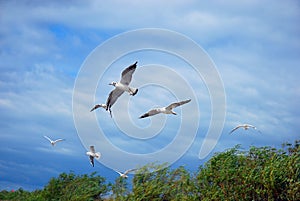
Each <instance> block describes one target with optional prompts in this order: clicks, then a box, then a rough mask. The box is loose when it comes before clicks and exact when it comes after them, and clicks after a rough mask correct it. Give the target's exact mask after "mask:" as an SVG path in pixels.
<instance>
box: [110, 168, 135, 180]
mask: <svg viewBox="0 0 300 201" xmlns="http://www.w3.org/2000/svg"><path fill="white" fill-rule="evenodd" d="M135 170H136V169H129V170H126V171H125V172H124V173H122V172H119V171H117V170H115V172H117V173H118V174H119V175H120V177H122V178H128V173H129V172H133V171H135Z"/></svg>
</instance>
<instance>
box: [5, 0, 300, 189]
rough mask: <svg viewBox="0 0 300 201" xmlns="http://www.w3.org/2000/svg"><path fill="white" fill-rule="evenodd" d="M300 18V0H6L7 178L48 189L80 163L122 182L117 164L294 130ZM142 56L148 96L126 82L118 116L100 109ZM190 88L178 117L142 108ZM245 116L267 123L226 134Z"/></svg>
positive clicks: (181, 161) (299, 96)
mask: <svg viewBox="0 0 300 201" xmlns="http://www.w3.org/2000/svg"><path fill="white" fill-rule="evenodd" d="M299 21H300V4H299V2H298V1H296V0H287V1H284V2H283V1H271V0H263V1H256V0H254V1H248V0H246V1H236V0H230V1H222V0H214V1H210V2H206V1H197V0H187V1H179V0H178V1H177V0H175V1H171V0H170V1H169V0H166V1H163V2H161V1H153V0H151V1H148V0H146V1H133V0H131V1H126V2H125V1H117V0H113V1H109V2H107V1H101V0H99V1H96V0H88V1H79V0H74V1H55V0H54V1H49V2H48V1H34V0H24V1H14V0H12V1H0V27H1V28H0V71H1V73H0V125H1V126H0V189H5V190H11V189H18V188H23V189H26V190H34V189H41V188H43V187H44V186H45V185H46V184H47V182H48V181H49V179H50V178H52V177H57V176H58V175H59V174H60V173H62V172H67V173H68V172H70V171H73V172H75V173H76V174H89V173H92V172H94V171H97V173H98V174H99V175H101V176H103V177H106V178H107V180H108V181H111V182H113V181H114V179H116V178H117V177H118V174H117V173H115V172H114V169H115V170H116V169H117V170H120V171H125V170H126V169H128V168H133V167H139V166H142V165H144V164H147V162H153V161H157V162H159V163H162V162H169V163H170V165H172V167H178V166H180V165H184V166H185V167H186V168H187V169H189V170H191V171H196V170H197V168H198V167H199V165H201V164H203V163H204V162H205V161H207V160H209V158H210V157H211V156H212V155H213V154H214V153H216V152H220V151H224V150H226V149H228V148H232V147H234V146H235V145H237V144H240V145H241V146H242V148H243V149H247V148H249V146H272V147H276V148H280V147H281V144H282V143H285V142H294V141H295V140H297V139H299V137H300V134H299V131H300V124H299V122H300V109H299V100H300V86H299V76H298V75H299V74H300V68H299V66H300V28H299V26H297V24H299ZM135 61H138V63H137V69H136V71H135V73H134V74H133V78H132V82H131V85H132V86H133V87H137V88H138V89H139V91H138V93H137V95H135V96H134V97H132V96H129V95H128V94H127V93H124V94H123V95H122V96H121V97H120V98H119V99H118V101H117V102H116V103H115V104H114V105H113V107H112V113H113V118H111V117H110V116H109V113H107V112H106V111H105V110H103V109H101V108H100V109H98V110H96V111H94V112H92V113H91V112H90V109H91V108H92V107H93V106H94V104H97V103H105V102H106V98H107V97H108V94H109V92H110V91H111V90H112V89H113V87H112V86H109V85H108V83H110V82H112V81H118V80H119V79H120V74H121V72H122V70H123V69H125V68H126V67H127V66H129V65H131V64H133V63H134V62H135ZM174 80H175V81H174ZM186 99H192V101H191V102H190V103H188V104H186V105H183V106H182V107H180V108H176V109H175V110H174V111H176V113H177V115H176V116H175V115H168V116H165V115H157V116H154V117H152V118H149V119H138V117H139V116H140V115H141V114H143V113H144V112H147V111H148V110H150V109H151V108H153V107H161V106H167V105H168V104H170V103H172V102H176V101H180V100H186ZM241 123H249V124H253V125H255V126H256V127H257V129H259V131H261V132H257V131H256V130H247V131H245V130H242V129H241V130H237V131H236V132H235V133H233V134H231V135H229V134H228V133H229V132H230V130H231V129H232V128H234V127H235V126H236V125H238V124H241ZM44 135H47V136H49V137H51V138H53V139H56V138H64V139H66V140H65V141H64V142H60V143H58V144H57V145H56V146H54V147H52V146H51V145H50V143H49V142H48V141H47V140H46V139H45V138H44V137H43V136H44ZM90 145H95V148H96V151H99V152H100V153H101V154H102V156H101V158H100V159H99V160H98V161H96V162H95V167H92V166H91V165H90V164H89V160H88V157H87V156H86V154H85V153H86V151H88V147H89V146H90ZM201 150H202V151H203V152H201ZM204 152H205V153H204ZM200 153H202V154H200ZM131 177H132V175H131Z"/></svg>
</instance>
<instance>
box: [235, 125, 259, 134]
mask: <svg viewBox="0 0 300 201" xmlns="http://www.w3.org/2000/svg"><path fill="white" fill-rule="evenodd" d="M239 128H244V129H245V130H248V129H249V128H253V129H255V130H257V128H256V127H255V126H252V125H250V124H240V125H237V126H236V127H235V128H234V129H232V130H231V131H230V133H229V134H231V133H232V132H234V131H236V130H237V129H239ZM259 132H260V131H259Z"/></svg>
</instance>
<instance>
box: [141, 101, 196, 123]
mask: <svg viewBox="0 0 300 201" xmlns="http://www.w3.org/2000/svg"><path fill="white" fill-rule="evenodd" d="M190 101H191V99H188V100H184V101H180V102H176V103H172V104H170V105H169V106H167V107H162V108H155V109H152V110H150V111H148V112H147V113H145V114H143V115H141V116H140V119H142V118H145V117H149V116H153V115H156V114H159V113H163V114H174V115H176V113H175V112H174V111H173V109H174V108H176V107H178V106H181V105H183V104H186V103H188V102H190Z"/></svg>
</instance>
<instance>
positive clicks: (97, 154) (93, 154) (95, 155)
mask: <svg viewBox="0 0 300 201" xmlns="http://www.w3.org/2000/svg"><path fill="white" fill-rule="evenodd" d="M86 155H88V156H89V158H90V163H91V165H92V166H93V167H94V166H95V164H94V158H97V159H99V158H100V157H101V154H100V152H96V151H95V147H94V146H90V151H88V152H86Z"/></svg>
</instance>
